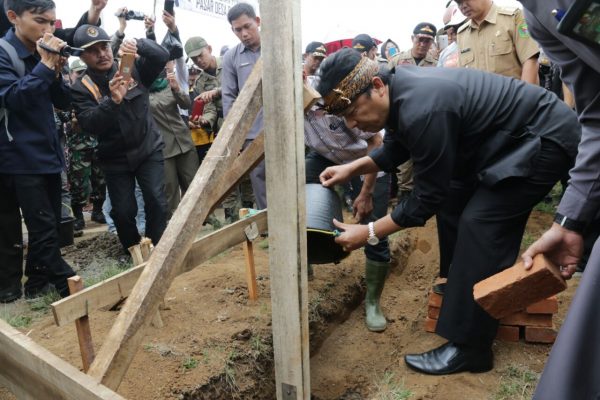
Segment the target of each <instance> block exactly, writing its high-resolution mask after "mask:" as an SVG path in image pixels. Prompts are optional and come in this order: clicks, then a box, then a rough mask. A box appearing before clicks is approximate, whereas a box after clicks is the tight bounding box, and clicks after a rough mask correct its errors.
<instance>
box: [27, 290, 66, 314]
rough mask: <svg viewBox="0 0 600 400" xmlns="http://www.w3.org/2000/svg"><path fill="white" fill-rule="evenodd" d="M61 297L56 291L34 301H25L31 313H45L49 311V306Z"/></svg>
mask: <svg viewBox="0 0 600 400" xmlns="http://www.w3.org/2000/svg"><path fill="white" fill-rule="evenodd" d="M60 299H61V297H60V295H59V294H58V292H57V291H56V290H52V291H50V292H48V293H46V294H45V295H43V296H41V297H36V298H35V299H31V300H27V302H28V303H29V308H30V309H31V311H37V312H41V313H45V312H46V311H48V310H49V309H50V304H52V303H54V302H55V301H58V300H60Z"/></svg>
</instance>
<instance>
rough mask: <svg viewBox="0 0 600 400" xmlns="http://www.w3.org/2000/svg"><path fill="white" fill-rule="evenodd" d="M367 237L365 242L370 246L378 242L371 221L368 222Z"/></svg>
mask: <svg viewBox="0 0 600 400" xmlns="http://www.w3.org/2000/svg"><path fill="white" fill-rule="evenodd" d="M368 227H369V238H368V239H367V243H368V244H370V245H371V246H375V245H377V244H379V238H378V237H377V236H376V235H375V225H374V223H373V222H369V225H368Z"/></svg>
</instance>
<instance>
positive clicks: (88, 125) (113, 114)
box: [71, 72, 127, 136]
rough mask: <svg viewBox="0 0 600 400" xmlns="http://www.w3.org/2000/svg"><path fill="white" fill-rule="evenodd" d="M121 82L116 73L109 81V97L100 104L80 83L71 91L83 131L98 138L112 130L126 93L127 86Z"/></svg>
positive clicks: (78, 120)
mask: <svg viewBox="0 0 600 400" xmlns="http://www.w3.org/2000/svg"><path fill="white" fill-rule="evenodd" d="M121 81H122V77H121V76H120V74H119V72H117V74H116V75H115V76H113V78H112V79H111V81H110V91H111V94H110V96H108V97H106V98H104V99H102V100H101V101H100V102H98V101H97V100H96V98H95V97H94V95H93V94H92V93H90V91H89V90H87V88H85V87H84V86H83V84H82V83H81V82H80V81H78V82H77V83H76V84H75V86H74V87H73V88H72V89H71V95H72V98H73V108H74V109H75V115H76V117H77V122H78V123H79V126H81V129H82V130H83V131H85V132H89V133H90V134H92V135H96V136H100V135H102V134H104V133H106V132H108V131H110V130H111V129H113V127H114V126H115V124H116V119H117V117H118V114H119V112H120V104H121V102H122V101H123V97H124V96H125V94H126V93H127V85H124V84H122V82H121Z"/></svg>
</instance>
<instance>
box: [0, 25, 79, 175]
mask: <svg viewBox="0 0 600 400" xmlns="http://www.w3.org/2000/svg"><path fill="white" fill-rule="evenodd" d="M4 38H5V39H6V40H7V41H8V42H9V43H10V44H12V45H13V47H14V48H15V49H16V51H17V54H18V55H19V57H20V58H21V59H22V60H23V61H24V63H25V71H26V73H25V76H24V77H22V78H20V77H19V76H18V74H17V72H16V70H15V68H14V67H13V64H12V62H11V60H10V57H9V56H8V54H7V53H6V52H5V51H4V50H3V49H0V104H3V105H4V107H5V108H6V109H7V110H8V118H7V121H8V124H7V123H6V121H2V124H0V174H18V175H22V174H55V173H60V172H61V171H62V170H63V169H64V168H65V158H64V153H63V149H62V146H61V144H60V141H59V137H58V132H57V130H56V124H55V122H54V111H53V104H54V106H56V108H63V109H66V108H68V107H69V104H70V102H71V96H70V92H69V88H68V87H67V86H66V85H65V83H64V82H63V80H62V77H61V76H60V75H59V78H58V79H57V78H56V74H55V72H54V71H53V70H51V69H49V68H48V67H46V66H45V65H44V64H42V63H41V62H40V56H39V55H38V54H37V53H31V52H30V51H29V50H28V49H27V48H26V47H25V45H24V44H23V43H21V41H20V40H19V39H18V38H17V36H16V35H15V31H14V29H11V30H9V31H8V32H7V33H6V36H5V37H4ZM7 125H8V132H7V129H6V127H7Z"/></svg>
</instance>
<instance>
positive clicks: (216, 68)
mask: <svg viewBox="0 0 600 400" xmlns="http://www.w3.org/2000/svg"><path fill="white" fill-rule="evenodd" d="M185 52H186V54H187V55H188V57H189V58H190V59H191V60H192V62H193V63H194V64H195V65H196V66H197V67H198V68H200V69H201V72H200V75H198V78H197V79H196V82H195V83H194V92H195V94H196V96H197V98H200V99H201V100H202V101H203V102H204V103H205V106H204V112H203V114H202V117H200V119H199V120H198V123H197V124H196V125H193V124H194V122H195V121H190V122H191V123H192V125H190V126H191V127H192V138H193V139H194V143H195V144H196V149H198V156H199V157H200V162H202V160H203V159H204V157H205V156H206V153H207V152H208V149H209V148H210V146H211V145H212V142H213V140H214V136H215V135H216V134H217V133H218V132H219V129H220V128H221V125H222V124H223V101H222V99H221V72H222V68H221V59H220V58H217V57H215V56H213V55H212V47H211V46H210V45H209V44H208V43H207V42H206V40H205V39H204V38H202V37H200V36H194V37H191V38H189V39H188V41H187V42H185ZM198 128H203V129H198ZM206 128H207V129H206ZM239 197H241V200H242V206H243V207H246V208H252V206H253V203H254V198H253V194H252V185H251V183H250V181H249V179H244V180H243V181H242V182H241V183H240V185H238V186H236V188H235V189H234V190H233V192H231V193H230V194H229V195H228V196H227V197H226V198H225V200H224V201H223V210H224V213H225V219H226V220H227V221H228V222H233V221H235V220H237V218H238V209H237V208H238V207H237V206H238V198H239ZM209 220H210V221H211V224H212V223H213V222H216V221H215V218H214V216H212V215H211V216H210V217H209ZM213 226H214V224H213Z"/></svg>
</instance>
